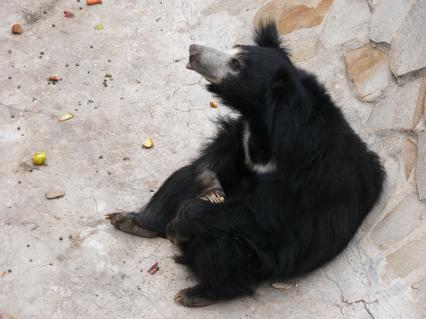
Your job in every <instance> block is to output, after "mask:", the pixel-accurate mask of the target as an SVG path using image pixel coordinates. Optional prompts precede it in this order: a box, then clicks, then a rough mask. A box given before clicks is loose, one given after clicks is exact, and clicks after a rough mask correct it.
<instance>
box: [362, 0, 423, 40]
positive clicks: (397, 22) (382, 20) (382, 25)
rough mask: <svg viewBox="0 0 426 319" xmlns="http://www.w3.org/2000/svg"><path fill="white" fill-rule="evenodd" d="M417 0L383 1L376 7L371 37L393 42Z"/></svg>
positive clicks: (371, 24) (371, 25)
mask: <svg viewBox="0 0 426 319" xmlns="http://www.w3.org/2000/svg"><path fill="white" fill-rule="evenodd" d="M414 2H415V0H396V1H389V0H387V1H382V2H380V3H379V4H378V5H377V7H376V8H375V9H374V13H373V15H372V16H371V23H370V39H371V40H372V41H374V42H376V43H381V42H386V43H388V44H390V43H391V41H392V38H393V36H394V34H395V33H396V31H398V29H399V28H400V26H401V24H402V23H403V21H404V19H405V17H406V16H407V14H408V12H409V11H410V9H411V6H412V5H413V4H414Z"/></svg>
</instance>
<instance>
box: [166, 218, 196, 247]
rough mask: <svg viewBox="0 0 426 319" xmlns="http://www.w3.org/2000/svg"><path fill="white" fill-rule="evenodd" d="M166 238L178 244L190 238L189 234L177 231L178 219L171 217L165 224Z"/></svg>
mask: <svg viewBox="0 0 426 319" xmlns="http://www.w3.org/2000/svg"><path fill="white" fill-rule="evenodd" d="M166 238H167V239H168V240H170V241H171V242H172V244H173V245H178V244H180V243H183V242H186V241H188V240H190V237H189V236H184V235H182V233H181V232H180V231H179V224H178V219H177V218H175V219H173V220H172V221H171V222H170V223H168V224H167V226H166Z"/></svg>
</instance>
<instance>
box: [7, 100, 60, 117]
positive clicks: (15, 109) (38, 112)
mask: <svg viewBox="0 0 426 319" xmlns="http://www.w3.org/2000/svg"><path fill="white" fill-rule="evenodd" d="M0 106H2V107H4V108H6V109H8V110H9V111H15V112H22V113H32V114H42V115H47V116H53V117H54V116H55V115H53V114H51V113H46V112H42V111H31V110H26V109H24V110H22V109H18V108H14V107H13V106H9V105H6V104H3V103H0Z"/></svg>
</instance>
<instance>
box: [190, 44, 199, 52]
mask: <svg viewBox="0 0 426 319" xmlns="http://www.w3.org/2000/svg"><path fill="white" fill-rule="evenodd" d="M200 51H201V46H200V45H197V44H191V45H190V46H189V55H197V54H199V53H200Z"/></svg>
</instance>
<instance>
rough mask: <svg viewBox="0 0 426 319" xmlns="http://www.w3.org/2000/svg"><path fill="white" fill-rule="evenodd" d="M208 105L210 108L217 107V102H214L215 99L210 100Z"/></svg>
mask: <svg viewBox="0 0 426 319" xmlns="http://www.w3.org/2000/svg"><path fill="white" fill-rule="evenodd" d="M210 107H211V108H212V109H216V108H217V103H216V101H211V102H210Z"/></svg>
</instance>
